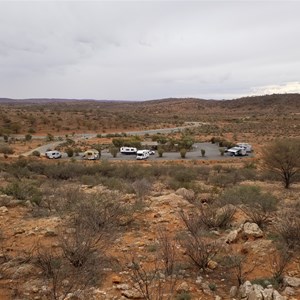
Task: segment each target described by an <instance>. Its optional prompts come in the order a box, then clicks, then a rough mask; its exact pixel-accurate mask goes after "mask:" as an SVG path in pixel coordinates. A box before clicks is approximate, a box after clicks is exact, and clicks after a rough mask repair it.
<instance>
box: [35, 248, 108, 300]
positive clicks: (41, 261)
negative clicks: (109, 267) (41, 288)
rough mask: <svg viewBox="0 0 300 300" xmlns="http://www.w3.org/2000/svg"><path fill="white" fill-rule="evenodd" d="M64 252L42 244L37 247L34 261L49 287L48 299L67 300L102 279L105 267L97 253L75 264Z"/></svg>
mask: <svg viewBox="0 0 300 300" xmlns="http://www.w3.org/2000/svg"><path fill="white" fill-rule="evenodd" d="M64 250H65V249H64V248H58V249H56V250H54V249H53V248H51V249H49V248H46V247H44V246H41V245H40V244H38V245H37V246H36V250H35V252H34V256H33V259H32V260H33V262H34V264H35V266H37V267H38V268H39V270H40V271H41V272H40V273H39V276H40V275H41V276H42V277H43V278H44V280H45V281H46V284H47V285H48V287H49V292H50V294H49V295H48V296H49V298H47V299H53V300H58V299H65V298H66V297H67V295H68V294H69V293H71V292H75V291H76V292H78V291H80V292H81V293H82V292H84V289H85V288H86V287H88V286H92V285H94V284H96V283H97V282H99V280H100V279H101V278H102V275H103V274H102V268H103V267H104V266H105V265H104V263H103V261H102V260H101V259H100V258H99V257H98V256H97V253H96V252H94V253H89V254H88V255H87V256H86V258H85V259H84V260H81V263H78V261H77V263H76V264H75V263H74V262H75V261H74V260H70V256H66V254H65V252H64ZM76 253H77V252H76ZM77 258H78V257H77ZM70 262H71V263H70Z"/></svg>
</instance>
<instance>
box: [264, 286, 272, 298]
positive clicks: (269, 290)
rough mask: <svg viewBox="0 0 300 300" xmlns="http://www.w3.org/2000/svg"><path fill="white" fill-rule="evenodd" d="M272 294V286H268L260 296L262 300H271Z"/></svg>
mask: <svg viewBox="0 0 300 300" xmlns="http://www.w3.org/2000/svg"><path fill="white" fill-rule="evenodd" d="M273 292H274V289H273V288H272V285H271V286H269V285H268V287H267V288H266V289H264V290H263V292H262V295H263V297H264V300H272V299H273Z"/></svg>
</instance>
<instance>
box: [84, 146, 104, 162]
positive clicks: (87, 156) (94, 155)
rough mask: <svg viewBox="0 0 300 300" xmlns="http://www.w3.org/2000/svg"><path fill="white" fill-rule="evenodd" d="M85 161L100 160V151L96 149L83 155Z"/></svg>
mask: <svg viewBox="0 0 300 300" xmlns="http://www.w3.org/2000/svg"><path fill="white" fill-rule="evenodd" d="M82 158H83V159H87V160H96V159H99V158H100V154H99V151H98V150H95V149H91V150H87V151H85V152H84V153H83V156H82Z"/></svg>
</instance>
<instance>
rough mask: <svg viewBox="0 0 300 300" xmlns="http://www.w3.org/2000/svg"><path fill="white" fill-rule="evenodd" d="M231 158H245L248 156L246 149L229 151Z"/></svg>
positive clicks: (238, 148)
mask: <svg viewBox="0 0 300 300" xmlns="http://www.w3.org/2000/svg"><path fill="white" fill-rule="evenodd" d="M227 152H228V153H229V154H230V155H231V156H245V155H247V152H246V149H245V148H243V147H233V148H230V149H228V150H227Z"/></svg>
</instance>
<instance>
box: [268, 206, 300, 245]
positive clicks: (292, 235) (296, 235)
mask: <svg viewBox="0 0 300 300" xmlns="http://www.w3.org/2000/svg"><path fill="white" fill-rule="evenodd" d="M294 208H295V209H288V210H286V211H285V212H283V213H281V214H280V216H279V218H278V219H277V222H276V224H275V225H274V232H275V234H277V235H279V238H280V240H281V241H282V243H283V244H285V245H286V247H287V248H288V249H290V250H294V251H299V250H300V213H299V210H298V209H297V206H295V207H294Z"/></svg>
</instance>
